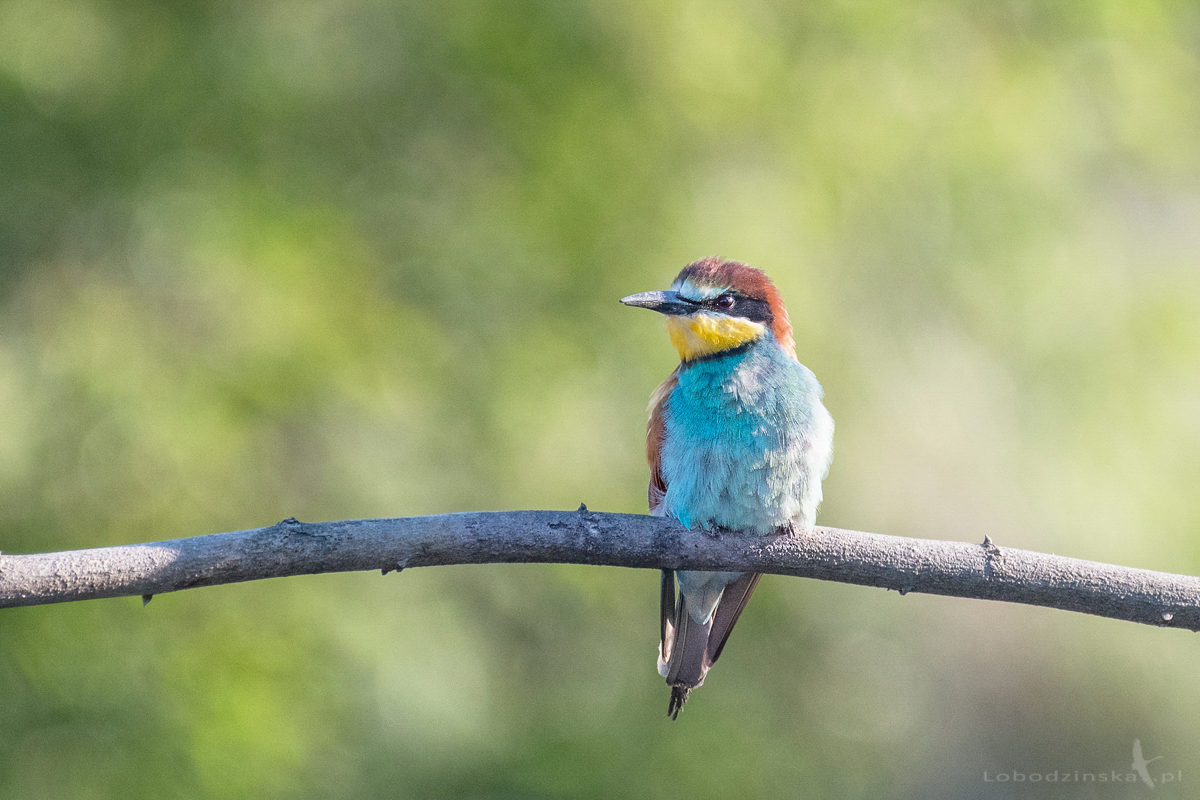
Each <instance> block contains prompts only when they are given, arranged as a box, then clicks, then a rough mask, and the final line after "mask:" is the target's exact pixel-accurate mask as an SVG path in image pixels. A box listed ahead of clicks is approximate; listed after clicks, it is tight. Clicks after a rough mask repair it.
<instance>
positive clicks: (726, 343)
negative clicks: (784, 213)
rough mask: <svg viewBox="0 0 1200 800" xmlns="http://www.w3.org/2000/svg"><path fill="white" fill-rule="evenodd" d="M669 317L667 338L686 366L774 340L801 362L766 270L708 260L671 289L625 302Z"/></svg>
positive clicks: (689, 268)
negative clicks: (764, 340) (689, 362)
mask: <svg viewBox="0 0 1200 800" xmlns="http://www.w3.org/2000/svg"><path fill="white" fill-rule="evenodd" d="M621 302H622V303H624V304H625V305H627V306H638V307H640V308H649V309H652V310H654V311H658V312H659V313H661V314H666V315H667V332H668V333H669V334H670V335H671V343H672V344H674V345H675V349H676V350H678V351H679V358H680V360H682V361H684V362H688V361H694V360H695V359H697V358H704V357H705V356H711V355H716V354H718V353H722V352H724V351H726V350H732V349H734V348H738V347H741V346H743V345H746V344H749V343H751V342H755V341H758V340H760V339H764V338H766V337H768V336H771V337H774V339H775V341H776V342H777V343H778V344H779V346H780V347H781V348H783V350H784V352H786V353H787V354H788V355H790V356H792V358H795V357H796V348H795V344H794V343H793V341H792V325H791V323H790V322H789V321H788V315H787V309H786V308H784V306H783V300H782V299H781V298H780V296H779V292H778V291H777V290H776V289H775V285H774V284H773V283H771V279H770V278H768V277H767V276H766V275H765V274H764V273H763V272H762V271H761V270H757V269H755V268H754V267H751V266H748V265H746V264H741V263H738V262H737V261H722V260H721V259H719V258H706V259H703V260H701V261H697V262H695V263H694V264H688V265H687V266H686V267H684V268H683V271H682V272H680V273H679V275H678V276H677V277H676V278H675V281H674V282H673V283H672V284H671V288H670V289H667V290H666V291H662V292H642V293H641V294H631V295H630V296H629V297H623V298H621Z"/></svg>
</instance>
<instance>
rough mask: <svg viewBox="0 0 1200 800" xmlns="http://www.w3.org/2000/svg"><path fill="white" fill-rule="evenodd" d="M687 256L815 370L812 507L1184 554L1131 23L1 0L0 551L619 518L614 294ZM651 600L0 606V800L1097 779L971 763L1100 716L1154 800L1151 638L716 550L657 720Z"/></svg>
mask: <svg viewBox="0 0 1200 800" xmlns="http://www.w3.org/2000/svg"><path fill="white" fill-rule="evenodd" d="M711 254H722V255H725V256H727V257H731V258H738V259H741V260H745V261H749V262H750V263H753V264H756V265H759V266H762V267H764V268H766V269H767V270H768V271H769V272H770V273H771V274H772V276H773V277H774V278H775V279H776V282H777V283H778V284H779V285H780V288H781V289H782V291H783V294H784V296H785V298H786V299H787V300H788V302H789V306H790V309H791V313H792V320H793V322H794V324H795V327H796V332H797V342H798V346H799V350H800V353H801V359H802V360H803V361H804V362H805V363H807V364H808V365H809V366H810V367H812V368H813V369H814V371H815V372H816V373H817V375H818V376H819V377H820V378H821V380H822V381H823V383H824V384H825V387H826V391H827V400H828V406H829V407H830V409H831V410H832V412H833V414H834V417H835V419H836V420H837V421H838V425H839V428H838V435H837V447H836V449H837V457H836V461H835V464H834V469H833V472H832V474H831V476H830V479H829V481H828V482H827V487H826V497H827V501H826V505H825V507H824V509H823V513H822V517H821V518H822V521H824V522H826V523H828V524H833V525H839V526H843V527H854V528H860V529H864V530H874V531H879V532H886V533H895V534H904V535H917V536H929V537H936V538H957V539H967V540H981V539H982V537H983V536H984V534H988V535H990V536H991V537H992V538H993V539H994V540H996V541H997V542H998V543H999V544H1000V545H1002V546H1003V545H1006V544H1007V545H1013V546H1021V547H1028V548H1033V549H1039V550H1045V551H1053V552H1061V553H1068V554H1071V555H1075V556H1080V557H1084V558H1093V559H1097V560H1106V561H1114V562H1118V563H1126V564H1130V565H1134V566H1143V567H1148V568H1155V569H1165V570H1170V571H1180V572H1189V573H1192V574H1196V573H1198V572H1200V546H1198V545H1197V541H1198V540H1197V537H1196V535H1195V531H1196V530H1198V529H1200V500H1197V496H1196V491H1195V487H1196V486H1197V485H1200V370H1198V369H1197V363H1200V8H1198V7H1197V6H1196V5H1195V4H1192V3H1185V2H1170V1H1168V0H1137V2H1134V1H1133V0H1127V1H1126V2H1109V1H1108V0H1101V1H1100V2H1087V3H1082V2H1063V3H1033V2H988V3H981V2H965V1H964V2H950V1H949V0H946V1H944V2H938V1H937V0H917V2H912V3H880V2H865V1H864V2H838V3H812V4H782V3H769V2H753V1H751V2H741V3H736V4H733V3H718V2H704V1H703V0H698V1H697V2H691V3H672V2H654V1H651V2H636V3H635V2H612V3H583V2H557V1H555V2H522V3H478V2H450V3H444V4H427V3H417V2H381V1H374V0H340V1H339V0H300V1H299V2H276V3H268V2H247V3H225V2H214V3H207V4H193V3H186V2H166V3H142V2H115V1H114V2H104V0H0V410H2V411H3V415H2V418H0V496H3V498H4V502H3V503H0V549H3V550H4V551H7V552H23V551H26V552H27V551H44V550H54V549H62V548H70V547H84V546H96V545H104V544H117V543H127V542H136V541H145V540H153V539H160V538H170V537H173V536H183V535H195V534H201V533H209V532H216V531H221V530H231V529H237V528H244V527H253V526H258V525H264V524H270V523H272V522H275V521H277V520H279V519H281V518H284V517H287V516H291V515H295V516H297V517H300V518H302V519H314V520H316V519H341V518H355V517H368V516H397V515H408V514H421V513H435V512H441V511H452V510H467V509H485V508H497V509H499V508H538V507H549V508H573V507H575V506H576V505H577V504H578V503H579V502H580V501H581V500H582V501H586V502H587V503H588V505H589V506H591V507H592V508H597V509H605V510H612V511H639V510H641V509H642V508H643V507H644V485H645V467H644V464H643V463H642V444H641V437H642V427H643V421H644V409H645V402H646V399H647V397H648V396H649V393H650V391H651V389H652V388H653V387H654V385H655V383H656V382H657V381H658V380H659V379H661V378H662V377H663V376H665V375H666V373H667V372H668V371H669V369H670V368H671V364H672V353H671V351H670V347H669V345H668V343H667V341H666V338H665V336H664V335H663V332H662V330H661V322H660V321H659V320H657V319H653V318H651V317H652V315H650V314H646V313H642V312H637V311H634V310H630V309H625V308H622V307H620V306H618V305H617V304H616V299H617V298H619V297H621V296H622V295H624V294H627V293H630V292H633V291H639V290H644V289H652V288H661V287H663V286H665V285H666V283H667V282H668V281H669V280H670V278H671V277H672V276H673V274H674V272H675V271H676V270H677V269H678V268H679V267H680V266H682V265H683V264H684V263H686V262H687V261H690V260H692V259H694V258H698V257H702V256H706V255H711ZM656 581H657V578H656V576H655V575H652V574H650V573H646V572H637V571H628V570H617V569H597V568H573V567H475V568H461V569H430V570H415V571H408V572H404V573H403V574H401V575H400V576H398V577H397V576H395V575H392V576H388V577H387V578H380V577H379V576H377V575H375V576H372V575H369V574H357V575H345V576H317V577H311V578H297V579H289V580H286V581H268V582H261V583H257V584H252V585H245V586H232V587H222V588H214V589H205V590H196V591H191V592H185V593H181V594H177V595H171V596H163V597H159V598H157V599H156V600H155V601H154V602H153V603H152V604H151V605H150V606H149V607H147V608H146V609H142V608H141V606H140V603H139V602H138V601H136V600H134V599H129V600H110V601H99V602H91V603H82V604H74V605H66V606H50V607H43V608H32V609H20V610H9V611H5V612H0V697H2V702H0V796H3V797H31V798H32V797H70V798H109V797H122V798H142V797H145V798H150V797H154V798H172V797H179V798H196V797H212V798H241V797H246V798H262V797H313V798H317V797H320V798H341V797H344V798H358V797H380V796H383V797H455V798H459V797H497V798H498V797H551V796H565V795H570V796H578V797H605V798H607V797H620V796H692V797H705V796H714V795H725V796H748V797H776V796H787V797H798V796H810V795H811V796H814V797H821V796H838V797H848V798H849V797H913V798H918V797H920V798H924V797H932V796H943V797H950V796H960V797H1003V796H1010V795H1014V793H1015V795H1014V796H1022V797H1027V796H1054V797H1104V798H1107V797H1126V796H1142V794H1140V793H1139V792H1141V793H1144V791H1147V790H1146V789H1145V787H1142V786H1140V785H1131V784H1116V785H1113V784H1110V785H1105V786H1096V785H1066V784H1063V785H1059V786H1056V787H1046V786H1033V785H1026V786H1021V787H1016V786H1014V785H1011V784H998V783H991V782H986V781H985V780H984V774H985V772H986V773H989V774H991V775H992V776H995V775H997V774H998V773H1006V772H1007V773H1011V772H1013V771H1023V772H1027V773H1028V772H1038V773H1049V772H1051V771H1052V770H1059V771H1071V770H1079V771H1094V772H1107V771H1108V770H1118V771H1125V770H1127V765H1128V763H1129V759H1130V748H1131V743H1132V740H1133V739H1134V738H1139V739H1140V740H1141V742H1142V744H1143V748H1144V749H1145V752H1146V755H1147V757H1151V756H1156V755H1161V756H1163V758H1162V759H1161V760H1160V761H1157V762H1155V763H1154V764H1153V765H1152V770H1157V769H1158V768H1160V767H1161V768H1162V771H1163V772H1168V771H1175V770H1182V771H1183V783H1182V784H1181V785H1179V786H1162V787H1159V788H1160V794H1161V795H1166V796H1172V795H1171V792H1175V791H1180V792H1183V794H1180V795H1178V796H1194V794H1195V791H1196V790H1195V787H1196V785H1197V784H1198V783H1200V756H1198V755H1197V754H1198V753H1200V734H1197V729H1196V726H1195V719H1196V718H1197V716H1198V715H1200V685H1197V682H1196V680H1195V675H1196V664H1197V663H1198V660H1200V648H1198V646H1197V643H1196V640H1195V638H1194V637H1190V636H1188V635H1186V634H1182V633H1178V632H1173V631H1160V630H1155V629H1152V628H1141V627H1136V626H1133V625H1129V624H1125V623H1118V622H1112V621H1106V620H1098V619H1091V618H1087V617H1081V616H1074V615H1067V614H1063V613H1058V612H1050V611H1045V610H1041V609H1031V608H1024V607H1015V606H1002V605H999V604H993V603H981V602H973V601H957V600H948V599H941V598H928V597H918V596H908V597H906V598H904V599H899V598H897V597H896V596H895V595H887V594H884V593H881V592H876V591H870V590H866V589H860V588H856V587H845V586H837V585H830V584H821V583H815V582H801V581H797V580H788V579H782V578H777V579H769V580H765V581H764V583H763V585H762V587H761V588H760V590H759V595H758V596H757V597H756V599H755V602H754V603H753V604H752V606H751V610H750V611H749V612H748V613H747V614H746V615H745V616H744V617H743V620H742V622H741V623H740V626H739V633H738V634H737V635H736V636H735V637H734V640H733V646H731V647H730V648H729V650H728V651H727V653H726V655H725V657H724V659H723V660H722V663H721V664H720V665H719V667H718V668H717V669H716V670H715V671H714V672H713V673H712V677H711V680H710V681H709V684H708V685H707V686H705V687H704V689H703V690H701V691H700V692H698V693H696V695H695V696H694V699H693V701H692V702H691V703H690V704H689V706H688V708H687V709H686V711H685V713H684V714H683V716H682V717H681V719H680V720H679V722H678V723H676V724H670V723H668V722H667V721H666V720H665V718H664V716H663V714H664V711H665V706H666V691H665V688H664V687H663V685H662V684H661V681H660V680H659V679H658V678H657V676H656V675H655V673H654V668H653V658H652V654H653V650H654V640H655V636H656V632H655V625H656V623H655V615H656V613H657V611H656V603H657V599H656V592H657V589H656ZM1051 788H1052V789H1053V791H1050V789H1051ZM1189 789H1190V791H1189Z"/></svg>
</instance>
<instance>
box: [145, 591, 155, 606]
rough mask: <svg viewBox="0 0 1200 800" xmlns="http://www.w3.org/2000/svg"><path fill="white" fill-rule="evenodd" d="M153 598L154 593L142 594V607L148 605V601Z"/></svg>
mask: <svg viewBox="0 0 1200 800" xmlns="http://www.w3.org/2000/svg"><path fill="white" fill-rule="evenodd" d="M153 599H154V595H152V594H144V595H142V608H145V607H146V606H148V605H150V601H151V600H153Z"/></svg>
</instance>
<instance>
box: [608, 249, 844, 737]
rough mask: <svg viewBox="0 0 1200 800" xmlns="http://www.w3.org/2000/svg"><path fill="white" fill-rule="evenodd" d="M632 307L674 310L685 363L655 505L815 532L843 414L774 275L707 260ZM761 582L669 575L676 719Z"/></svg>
mask: <svg viewBox="0 0 1200 800" xmlns="http://www.w3.org/2000/svg"><path fill="white" fill-rule="evenodd" d="M622 302H624V303H626V304H627V305H633V306H640V307H644V308H650V309H653V310H655V311H659V312H661V313H663V314H666V315H667V317H668V331H669V332H670V334H671V341H672V343H674V344H675V346H676V348H677V349H678V350H679V355H680V360H681V363H680V365H679V368H678V369H677V370H676V371H675V373H673V374H672V375H671V377H670V378H668V379H667V381H666V382H665V383H664V384H663V385H662V386H661V387H659V390H658V391H657V392H656V393H655V396H654V399H653V401H652V404H651V416H650V426H649V430H648V437H647V454H648V457H649V460H650V467H651V479H650V508H651V512H652V513H655V514H662V515H666V516H671V517H674V518H676V519H678V520H679V522H680V523H681V524H683V526H684V527H686V528H688V529H690V530H709V531H721V532H725V533H730V534H733V535H767V534H771V533H777V532H785V533H786V532H794V531H802V530H808V529H810V528H812V526H813V524H814V522H815V520H816V514H817V507H818V506H819V505H820V503H821V480H822V479H823V478H824V477H825V473H826V472H827V471H828V469H829V463H830V460H831V458H832V454H833V419H832V417H830V415H829V412H828V411H826V410H825V406H824V405H823V404H822V402H821V399H822V394H823V393H822V390H821V385H820V384H819V383H818V382H817V379H816V377H815V376H814V375H813V374H812V372H811V371H810V370H809V369H808V368H807V367H805V366H804V365H802V364H800V362H799V361H798V360H797V359H796V356H795V349H794V345H793V342H792V331H791V326H790V324H789V323H788V318H787V311H786V310H785V309H784V306H783V302H782V300H781V299H780V298H779V294H778V292H777V291H776V290H775V287H774V286H773V285H772V284H771V282H770V280H769V279H768V278H767V277H766V275H764V274H763V273H762V272H760V271H759V270H756V269H754V268H753V267H749V266H746V265H745V264H739V263H737V262H733V261H725V262H722V261H720V260H719V259H704V260H702V261H697V262H695V263H694V264H690V265H688V266H687V267H685V268H684V269H683V271H682V272H680V273H679V276H678V277H677V278H676V279H675V282H674V283H673V284H672V287H671V289H670V290H668V291H665V292H643V293H642V294H638V295H631V296H629V297H626V298H624V299H623V300H622ZM758 578H759V576H758V575H756V574H752V573H738V572H702V571H689V570H684V571H680V572H678V573H673V572H672V571H671V570H664V571H663V588H662V630H661V643H660V648H659V659H658V668H659V673H660V674H661V675H663V676H664V677H665V678H666V680H667V684H668V685H669V686H670V687H671V701H670V705H669V707H668V714H670V715H671V717H672V718H674V717H675V716H676V715H677V714H678V713H679V710H680V708H681V707H682V706H683V703H684V701H685V700H686V699H687V696H688V692H689V691H690V690H691V689H694V688H695V687H697V686H700V685H701V684H702V683H703V682H704V677H705V675H706V674H707V672H708V669H709V668H710V667H711V666H712V664H713V663H714V662H715V661H716V660H717V657H718V656H719V655H720V654H721V651H722V648H723V647H724V645H725V641H726V640H727V639H728V637H729V633H730V631H731V630H732V628H733V626H734V624H735V623H736V622H737V619H738V616H739V615H740V614H741V611H742V609H743V608H744V607H745V604H746V603H747V602H748V601H749V599H750V595H751V594H752V593H753V591H754V587H755V586H756V585H757V582H758ZM676 580H678V594H676V590H675V582H676Z"/></svg>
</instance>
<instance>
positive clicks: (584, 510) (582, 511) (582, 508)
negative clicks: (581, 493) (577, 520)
mask: <svg viewBox="0 0 1200 800" xmlns="http://www.w3.org/2000/svg"><path fill="white" fill-rule="evenodd" d="M587 510H588V507H587V506H586V505H585V504H583V503H580V504H579V508H577V509H575V512H576V513H577V514H586V513H587Z"/></svg>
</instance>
